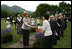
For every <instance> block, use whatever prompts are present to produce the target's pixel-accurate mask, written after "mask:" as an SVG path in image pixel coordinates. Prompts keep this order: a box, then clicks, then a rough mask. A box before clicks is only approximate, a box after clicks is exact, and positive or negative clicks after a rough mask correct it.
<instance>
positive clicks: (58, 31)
mask: <svg viewBox="0 0 72 49" xmlns="http://www.w3.org/2000/svg"><path fill="white" fill-rule="evenodd" d="M57 34H58V36H57V40H60V30H57Z"/></svg>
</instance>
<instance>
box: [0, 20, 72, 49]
mask: <svg viewBox="0 0 72 49" xmlns="http://www.w3.org/2000/svg"><path fill="white" fill-rule="evenodd" d="M35 21H36V19H35ZM41 24H42V21H41ZM3 29H6V23H5V21H4V20H1V30H3ZM11 30H12V32H11V33H12V35H13V41H11V42H9V43H6V44H1V48H4V47H6V46H8V45H10V44H12V43H15V42H17V41H19V35H18V34H17V33H16V30H15V25H14V24H13V25H12V26H11ZM33 34H34V33H30V35H33ZM54 48H71V22H68V23H67V28H66V30H65V31H64V38H61V40H59V41H58V43H57V46H54Z"/></svg>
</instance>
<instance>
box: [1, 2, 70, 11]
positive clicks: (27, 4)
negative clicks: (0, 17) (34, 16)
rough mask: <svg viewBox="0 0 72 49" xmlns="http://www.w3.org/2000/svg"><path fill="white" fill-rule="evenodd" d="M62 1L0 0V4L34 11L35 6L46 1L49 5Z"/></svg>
mask: <svg viewBox="0 0 72 49" xmlns="http://www.w3.org/2000/svg"><path fill="white" fill-rule="evenodd" d="M60 2H62V1H1V5H2V4H5V5H8V6H13V5H17V6H19V7H21V8H23V9H26V10H28V11H35V10H36V7H37V6H38V5H39V4H41V3H47V4H50V5H58V4H59V3H60ZM65 2H66V3H69V4H71V1H65Z"/></svg>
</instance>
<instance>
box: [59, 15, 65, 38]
mask: <svg viewBox="0 0 72 49" xmlns="http://www.w3.org/2000/svg"><path fill="white" fill-rule="evenodd" d="M59 17H60V20H61V23H60V36H61V37H64V27H65V24H64V18H63V15H62V14H60V15H59Z"/></svg>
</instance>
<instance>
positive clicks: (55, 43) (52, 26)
mask: <svg viewBox="0 0 72 49" xmlns="http://www.w3.org/2000/svg"><path fill="white" fill-rule="evenodd" d="M49 22H50V26H51V30H52V33H53V44H54V45H57V35H56V33H57V30H58V28H59V27H58V25H57V23H56V21H55V20H54V19H53V16H50V21H49Z"/></svg>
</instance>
